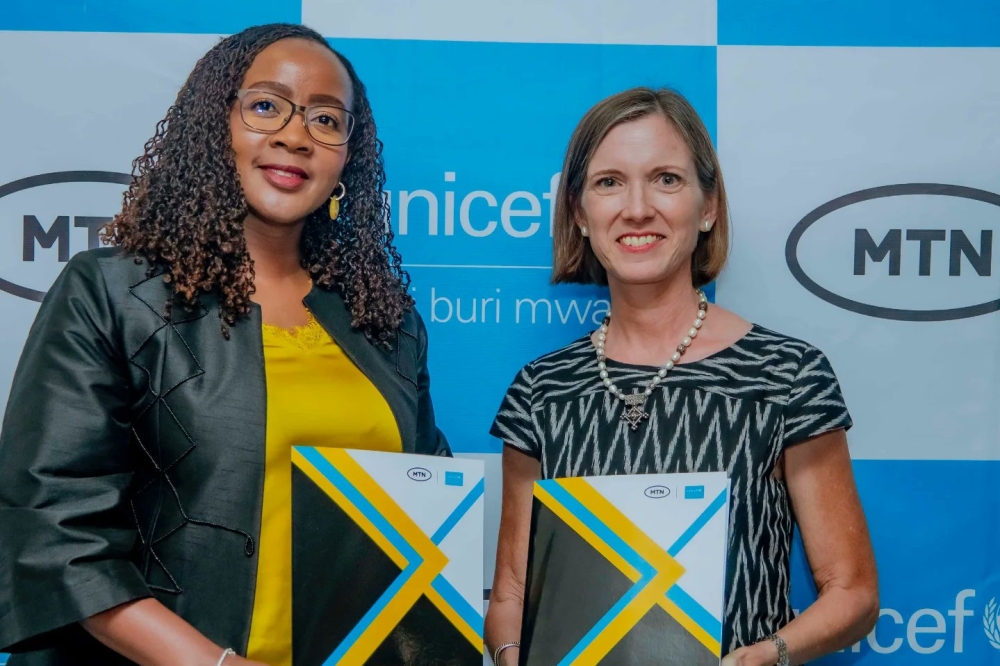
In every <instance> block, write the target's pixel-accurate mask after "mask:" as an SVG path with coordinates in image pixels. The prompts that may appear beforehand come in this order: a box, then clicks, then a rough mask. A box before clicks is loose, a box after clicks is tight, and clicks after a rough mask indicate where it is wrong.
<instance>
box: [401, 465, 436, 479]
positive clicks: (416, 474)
mask: <svg viewBox="0 0 1000 666" xmlns="http://www.w3.org/2000/svg"><path fill="white" fill-rule="evenodd" d="M406 476H408V477H410V478H411V479H413V480H414V481H430V480H431V477H432V476H433V474H431V471H430V470H429V469H424V468H423V467H411V468H410V469H409V470H407V472H406Z"/></svg>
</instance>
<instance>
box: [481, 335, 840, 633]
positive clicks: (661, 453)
mask: <svg viewBox="0 0 1000 666" xmlns="http://www.w3.org/2000/svg"><path fill="white" fill-rule="evenodd" d="M607 367H608V373H609V375H610V377H611V379H612V381H614V383H615V384H617V385H618V386H619V387H620V388H621V389H622V390H623V391H624V392H625V393H631V392H632V390H633V389H634V388H640V387H645V385H646V383H647V382H648V380H649V378H650V377H651V376H652V373H653V372H655V371H656V369H655V368H651V367H647V366H637V365H630V364H625V363H618V362H615V361H612V360H610V359H608V361H607ZM661 386H662V388H660V389H657V390H655V391H654V392H653V395H652V396H650V398H649V400H648V402H647V403H646V412H648V413H649V415H650V416H649V419H648V420H646V421H643V422H642V423H641V424H640V425H639V428H638V429H637V430H634V431H633V430H632V429H631V428H630V427H629V426H628V424H627V423H625V422H624V421H623V420H622V419H621V414H622V410H624V409H625V405H624V404H623V403H622V402H621V401H619V400H618V399H616V398H615V397H613V396H612V395H611V394H610V393H608V391H607V390H605V388H604V384H603V383H602V382H601V379H600V376H599V375H598V369H597V358H596V355H595V352H594V347H593V345H592V344H591V341H590V336H586V337H583V338H581V339H579V340H577V341H575V342H573V343H571V344H570V345H568V346H566V347H563V348H562V349H560V350H558V351H555V352H552V353H550V354H547V355H545V356H542V357H541V358H539V359H537V360H535V361H533V362H531V363H529V364H528V365H526V366H525V367H524V368H522V369H521V371H520V372H519V373H518V375H517V377H516V378H515V379H514V382H513V383H512V384H511V386H510V389H509V390H508V391H507V394H506V396H504V399H503V403H502V405H501V407H500V411H499V413H498V414H497V417H496V420H495V422H494V424H493V427H492V429H491V433H492V434H493V435H494V436H495V437H498V438H500V439H501V440H503V441H504V442H505V443H506V444H507V445H509V446H513V447H515V448H517V449H520V450H521V451H524V452H526V453H528V454H530V455H531V456H534V457H535V458H538V459H539V460H540V461H541V464H542V477H543V478H553V477H565V476H594V475H608V474H650V473H669V472H715V471H726V472H728V473H729V475H730V480H731V490H732V494H731V497H732V503H731V506H730V527H729V551H728V556H727V589H726V605H725V618H724V622H723V637H722V646H723V651H724V652H728V651H731V650H733V649H735V648H737V647H740V646H743V645H750V644H752V643H755V642H757V641H759V640H761V639H762V638H764V637H766V636H768V635H770V634H771V633H773V632H775V631H777V630H778V629H780V628H781V627H782V626H784V625H785V624H787V623H788V622H790V621H791V620H792V617H793V615H792V607H791V602H790V599H789V583H790V580H789V579H790V566H789V555H790V551H791V543H792V532H793V526H794V516H793V514H792V510H791V506H790V504H789V497H788V492H787V489H786V486H785V484H784V483H783V482H782V481H779V480H776V479H775V478H774V477H773V476H772V472H773V471H774V466H775V464H776V463H777V461H778V459H779V457H780V455H781V453H782V451H784V450H785V448H786V447H789V446H793V445H794V444H797V443H799V442H802V441H804V440H806V439H808V438H810V437H814V436H816V435H820V434H823V433H826V432H830V431H833V430H836V429H839V428H844V429H847V428H850V427H851V418H850V415H849V414H848V411H847V407H846V405H845V404H844V399H843V396H842V395H841V390H840V385H839V383H838V381H837V378H836V376H835V374H834V372H833V369H832V368H831V366H830V363H829V361H828V360H827V358H826V357H825V356H824V355H823V353H822V352H820V351H819V350H818V349H816V348H815V347H813V346H811V345H809V344H808V343H805V342H802V341H800V340H795V339H793V338H789V337H787V336H784V335H780V334H778V333H775V332H773V331H770V330H767V329H765V328H762V327H760V326H754V327H753V328H752V329H751V331H750V332H749V333H748V334H747V335H746V336H744V337H743V338H742V339H741V340H739V341H738V342H737V343H735V344H734V345H732V346H731V347H728V348H726V349H724V350H722V351H720V352H718V353H716V354H714V355H712V356H710V357H708V358H705V359H702V360H698V361H694V362H691V363H684V364H681V365H678V366H677V367H675V368H674V369H673V370H672V371H671V372H670V373H669V374H668V375H667V377H666V378H665V379H664V381H663V384H662V385H661Z"/></svg>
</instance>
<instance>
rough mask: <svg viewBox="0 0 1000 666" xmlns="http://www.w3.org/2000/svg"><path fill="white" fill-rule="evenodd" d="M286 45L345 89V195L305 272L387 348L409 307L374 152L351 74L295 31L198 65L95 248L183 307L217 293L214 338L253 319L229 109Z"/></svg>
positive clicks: (243, 205)
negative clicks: (309, 56) (122, 259)
mask: <svg viewBox="0 0 1000 666" xmlns="http://www.w3.org/2000/svg"><path fill="white" fill-rule="evenodd" d="M289 37H295V38H299V39H307V40H310V41H314V42H316V43H319V44H322V45H323V46H325V47H326V48H328V49H330V51H331V52H332V53H333V54H334V55H336V56H337V57H338V58H339V59H340V61H341V62H342V63H343V65H344V67H345V68H346V69H347V72H348V74H349V75H350V78H351V84H352V86H353V89H354V108H353V109H352V111H353V113H354V116H355V128H354V131H353V133H352V134H351V139H350V143H349V145H348V147H349V150H350V155H351V158H350V160H349V161H348V163H347V165H346V166H345V167H344V172H343V174H342V176H341V180H342V181H343V183H344V185H345V186H346V188H347V192H348V196H347V197H345V199H344V201H342V202H341V204H342V205H341V212H340V215H339V217H338V218H337V220H336V222H333V221H331V220H330V216H329V214H328V212H327V210H326V206H325V205H324V206H321V207H320V208H319V209H318V210H316V211H313V212H312V213H311V214H310V215H309V216H308V218H307V219H306V222H305V227H304V229H303V232H302V241H301V246H300V255H301V261H302V267H303V268H305V269H306V270H308V271H309V274H310V275H311V276H312V279H313V281H314V282H315V283H316V284H317V285H319V286H321V287H323V288H326V289H335V290H337V291H339V292H340V294H341V295H342V296H343V298H344V301H345V302H346V303H347V307H348V309H349V310H350V313H351V325H352V326H354V327H355V328H357V329H360V330H362V331H363V332H364V333H365V335H366V336H367V337H368V338H369V340H371V341H373V342H376V343H382V344H385V343H387V341H388V340H389V339H390V337H391V336H392V334H393V333H394V332H395V330H396V329H397V328H398V327H399V325H400V322H401V321H402V319H403V316H404V314H405V313H406V312H407V311H408V310H410V309H411V308H412V307H413V299H412V298H411V297H410V296H409V294H408V291H407V290H408V287H409V283H410V278H409V276H408V275H407V273H406V272H405V271H404V270H403V268H402V262H401V259H400V256H399V252H398V251H397V250H396V248H395V247H394V246H393V243H392V241H393V233H392V230H391V228H390V226H389V206H388V203H387V202H386V200H385V198H384V196H383V187H384V185H385V170H384V166H383V162H382V142H381V141H379V139H378V137H377V136H376V134H375V121H374V120H373V118H372V110H371V106H370V104H369V102H368V96H367V93H366V91H365V86H364V84H362V83H361V81H360V80H359V79H358V76H357V74H356V73H355V71H354V67H353V66H352V65H351V63H350V62H349V61H348V60H347V59H346V58H345V57H344V56H342V55H340V54H339V53H337V51H336V50H334V49H333V48H332V47H330V45H329V44H328V43H327V42H326V40H325V39H323V37H322V36H321V35H320V34H319V33H317V32H315V31H314V30H311V29H309V28H306V27H304V26H301V25H292V24H271V25H262V26H256V27H252V28H248V29H247V30H244V31H243V32H240V33H238V34H235V35H232V36H230V37H226V38H225V39H223V40H221V41H220V42H219V43H218V44H217V45H216V46H215V47H213V48H212V50H210V51H209V52H208V53H207V54H205V56H203V57H202V58H201V60H199V61H198V63H197V64H196V65H195V67H194V70H193V71H192V72H191V74H190V75H189V76H188V79H187V81H186V82H185V83H184V86H183V87H182V88H181V90H180V92H179V93H178V94H177V99H176V101H175V102H174V104H173V105H172V106H171V107H170V109H169V110H168V111H167V115H166V117H165V118H164V119H163V120H161V121H160V122H159V123H157V125H156V133H155V134H154V135H153V138H151V139H150V140H149V141H147V142H146V145H145V153H144V154H143V155H142V156H140V157H138V158H137V159H136V160H135V161H134V162H133V163H132V176H133V181H132V184H131V186H130V187H129V189H128V191H127V192H126V193H125V197H124V205H123V207H122V211H121V212H120V213H119V214H118V215H117V216H115V218H114V220H113V221H112V222H111V223H110V224H108V226H107V227H106V228H105V229H104V231H103V237H104V240H105V242H107V243H109V244H112V245H117V246H120V247H121V248H122V249H123V251H125V252H126V253H128V254H132V255H134V256H136V261H141V260H143V259H144V260H146V261H147V263H148V264H149V265H150V275H152V274H153V273H154V272H155V271H157V270H158V269H162V270H164V271H165V280H166V281H167V282H168V283H169V284H170V285H171V286H172V288H173V292H174V295H175V299H174V300H175V302H178V303H180V304H181V305H183V306H186V307H192V306H194V305H195V304H196V302H197V301H198V298H199V296H201V295H203V294H208V293H215V294H216V295H217V296H218V298H219V305H220V315H219V316H220V318H221V319H222V329H223V334H224V335H225V336H226V337H227V338H228V337H229V326H231V325H233V324H235V323H236V321H237V320H238V319H239V318H241V317H244V316H246V315H248V314H249V313H250V309H251V301H250V296H251V295H252V294H253V293H254V285H253V280H254V270H253V262H252V261H251V259H250V255H249V253H248V252H247V249H246V242H245V240H244V237H243V220H244V219H245V218H246V216H247V213H248V207H247V202H246V198H245V197H244V195H243V190H242V188H241V187H240V181H239V176H238V175H237V172H236V163H235V159H234V153H233V148H232V142H231V137H230V127H229V113H230V106H229V105H230V103H231V102H232V101H233V100H234V99H235V96H236V91H237V90H238V89H239V87H240V85H241V84H242V82H243V78H244V76H245V75H246V72H247V70H248V69H249V68H250V65H251V64H252V63H253V60H254V58H256V57H257V54H259V53H260V52H261V51H262V50H264V48H266V47H267V46H269V45H270V44H273V43H274V42H276V41H278V40H280V39H286V38H289Z"/></svg>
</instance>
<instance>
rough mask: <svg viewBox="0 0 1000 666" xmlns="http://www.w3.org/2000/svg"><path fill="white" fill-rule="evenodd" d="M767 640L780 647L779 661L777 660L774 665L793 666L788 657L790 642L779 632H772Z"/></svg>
mask: <svg viewBox="0 0 1000 666" xmlns="http://www.w3.org/2000/svg"><path fill="white" fill-rule="evenodd" d="M766 640H769V641H771V642H772V643H774V647H776V648H778V661H777V662H775V664H774V666H791V661H789V659H788V644H787V643H785V639H784V638H782V637H781V636H779V635H778V634H771V635H770V636H768V637H767V639H766Z"/></svg>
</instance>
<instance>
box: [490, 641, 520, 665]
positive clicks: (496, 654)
mask: <svg viewBox="0 0 1000 666" xmlns="http://www.w3.org/2000/svg"><path fill="white" fill-rule="evenodd" d="M512 647H516V648H519V647H521V644H520V643H518V642H517V641H514V642H513V643H504V644H503V645H501V646H500V647H498V648H497V649H496V651H495V652H494V653H493V666H500V653H501V652H503V651H504V650H506V649H507V648H512Z"/></svg>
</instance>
